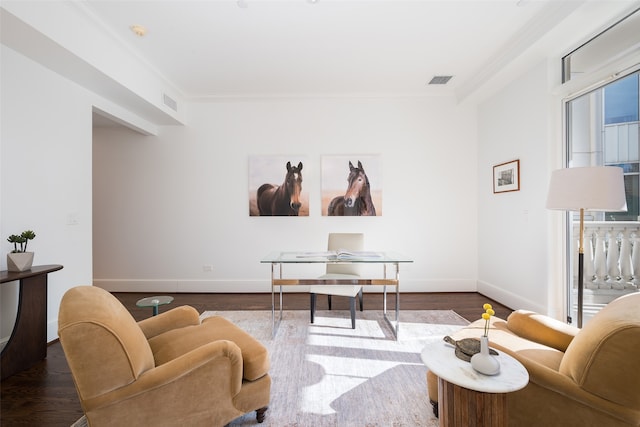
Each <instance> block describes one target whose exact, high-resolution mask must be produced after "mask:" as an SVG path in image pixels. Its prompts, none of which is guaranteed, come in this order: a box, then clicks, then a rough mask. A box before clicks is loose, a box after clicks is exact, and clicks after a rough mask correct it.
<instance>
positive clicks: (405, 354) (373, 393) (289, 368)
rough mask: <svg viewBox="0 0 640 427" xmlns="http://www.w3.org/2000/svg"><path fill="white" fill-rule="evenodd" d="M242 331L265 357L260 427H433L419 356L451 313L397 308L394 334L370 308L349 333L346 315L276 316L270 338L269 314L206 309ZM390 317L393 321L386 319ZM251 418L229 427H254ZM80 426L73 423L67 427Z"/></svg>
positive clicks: (456, 322)
mask: <svg viewBox="0 0 640 427" xmlns="http://www.w3.org/2000/svg"><path fill="white" fill-rule="evenodd" d="M215 315H220V316H223V317H225V318H227V319H229V320H231V321H232V322H234V323H236V324H237V325H238V326H240V327H241V328H243V329H244V330H246V331H247V332H249V333H250V334H251V335H253V336H254V337H255V338H256V339H258V340H260V341H261V342H262V343H263V344H264V345H265V346H266V347H267V348H268V349H269V354H270V357H271V369H270V375H271V378H272V385H271V403H270V405H269V410H268V411H267V415H266V419H265V422H264V423H263V424H260V426H273V427H276V426H277V427H306V426H314V427H374V426H380V427H387V426H388V427H404V426H406V427H415V426H422V427H436V426H438V420H437V418H435V417H434V416H433V413H432V410H431V405H430V404H429V401H428V398H427V389H426V381H425V374H426V367H425V366H424V364H423V363H422V361H421V359H420V352H421V351H422V349H423V348H424V346H425V345H426V343H427V342H428V341H430V340H434V339H437V340H440V339H442V337H443V336H444V335H447V334H449V333H451V332H453V331H455V330H458V329H460V327H461V326H464V325H467V324H468V323H469V322H467V321H466V320H465V319H464V318H462V317H461V316H459V315H458V314H456V313H455V312H453V311H451V310H413V311H410V310H404V311H401V312H400V319H401V322H400V327H399V330H400V333H399V338H398V340H395V338H394V335H393V332H392V329H391V328H390V326H389V325H388V324H387V323H386V322H385V321H384V319H383V317H382V313H381V312H380V311H377V310H366V311H364V312H357V318H356V319H357V320H356V329H351V320H350V318H349V312H348V311H342V310H334V311H317V312H316V318H315V322H314V324H311V323H310V322H309V311H305V310H291V311H285V312H284V318H283V320H282V322H281V323H280V325H279V327H278V329H277V333H276V334H275V337H273V336H272V327H271V325H272V322H271V311H220V312H214V311H206V312H204V313H203V314H202V315H201V318H206V317H209V316H215ZM392 317H393V315H392ZM257 425H258V424H257V423H256V419H255V412H253V413H250V414H246V415H244V416H242V417H240V418H238V419H236V420H234V421H232V422H231V423H230V424H229V426H234V427H237V426H257ZM83 426H86V420H85V419H84V417H83V418H81V419H80V420H78V421H77V422H76V423H75V424H74V425H73V427H83Z"/></svg>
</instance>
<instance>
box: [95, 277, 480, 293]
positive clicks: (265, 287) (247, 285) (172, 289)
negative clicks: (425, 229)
mask: <svg viewBox="0 0 640 427" xmlns="http://www.w3.org/2000/svg"><path fill="white" fill-rule="evenodd" d="M93 285H94V286H97V287H99V288H102V289H105V290H107V291H109V292H145V293H163V292H164V293H183V292H184V293H270V292H271V284H270V282H269V281H266V280H161V279H160V280H158V279H156V280H138V279H120V280H111V279H94V280H93ZM305 288H308V287H305V286H285V287H284V288H283V292H306V289H305ZM276 290H277V289H276ZM364 290H365V292H383V287H382V286H365V289H364ZM476 291H477V288H476V282H475V281H474V280H410V279H407V280H402V279H401V280H400V292H476ZM387 292H395V288H393V287H391V286H389V287H387Z"/></svg>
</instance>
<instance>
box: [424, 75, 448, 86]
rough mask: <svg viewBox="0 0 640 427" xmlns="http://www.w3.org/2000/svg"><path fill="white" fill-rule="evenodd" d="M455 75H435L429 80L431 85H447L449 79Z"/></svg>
mask: <svg viewBox="0 0 640 427" xmlns="http://www.w3.org/2000/svg"><path fill="white" fill-rule="evenodd" d="M452 77H453V76H433V78H432V79H431V81H429V83H427V84H430V85H446V84H447V83H448V82H449V80H451V78H452Z"/></svg>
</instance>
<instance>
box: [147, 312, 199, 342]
mask: <svg viewBox="0 0 640 427" xmlns="http://www.w3.org/2000/svg"><path fill="white" fill-rule="evenodd" d="M199 324H200V315H199V314H198V311H197V310H196V309H195V308H193V307H191V306H188V305H183V306H180V307H176V308H173V309H171V310H169V311H166V312H164V313H161V314H158V315H157V316H153V317H149V318H148V319H144V320H141V321H139V322H138V326H140V329H142V332H143V333H144V335H145V337H147V340H149V339H151V338H153V337H155V336H156V335H160V334H162V333H165V332H168V331H171V330H173V329H178V328H184V327H185V326H192V325H199Z"/></svg>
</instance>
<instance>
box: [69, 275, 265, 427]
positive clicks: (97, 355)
mask: <svg viewBox="0 0 640 427" xmlns="http://www.w3.org/2000/svg"><path fill="white" fill-rule="evenodd" d="M58 328H59V329H58V334H59V336H60V342H61V344H62V348H63V350H64V353H65V356H66V358H67V361H68V362H69V367H70V368H71V373H72V375H73V380H74V382H75V385H76V389H77V391H78V395H79V397H80V403H81V404H82V408H83V410H84V412H85V415H86V417H87V420H88V422H89V425H90V426H92V427H95V426H125V425H128V426H147V425H148V426H154V427H155V426H180V425H185V426H187V425H188V426H223V425H225V424H227V423H228V422H229V421H231V420H233V419H234V418H237V417H239V416H241V415H243V414H245V413H248V412H251V411H254V410H255V411H256V413H257V421H258V422H262V421H263V420H264V416H265V411H266V410H267V405H268V404H269V399H270V390H271V378H270V377H269V374H268V370H269V355H268V353H267V349H266V348H265V347H264V346H263V345H262V344H261V343H260V342H258V341H257V340H255V339H254V338H252V337H251V336H250V335H249V334H247V333H246V332H244V331H243V330H242V329H240V328H238V327H237V326H235V325H234V324H232V323H231V322H229V321H227V320H225V319H224V318H222V317H211V318H207V319H205V320H204V321H203V322H202V323H201V322H200V319H199V315H198V312H197V311H196V310H195V309H194V308H193V307H189V306H182V307H177V308H174V309H172V310H169V311H167V312H165V313H162V314H160V315H158V316H154V317H150V318H148V319H145V320H143V321H141V322H138V323H137V322H136V321H135V320H134V318H133V317H132V316H131V314H130V313H129V312H128V311H127V309H126V308H125V307H124V306H123V305H122V304H121V303H120V301H118V300H117V299H116V298H115V297H114V296H113V295H111V294H110V293H109V292H107V291H104V290H102V289H100V288H96V287H93V286H79V287H76V288H72V289H70V290H69V291H67V292H66V293H65V295H64V297H63V298H62V302H61V304H60V311H59V316H58Z"/></svg>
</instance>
